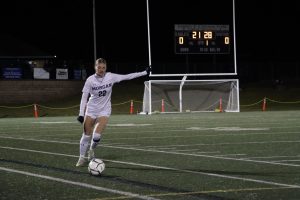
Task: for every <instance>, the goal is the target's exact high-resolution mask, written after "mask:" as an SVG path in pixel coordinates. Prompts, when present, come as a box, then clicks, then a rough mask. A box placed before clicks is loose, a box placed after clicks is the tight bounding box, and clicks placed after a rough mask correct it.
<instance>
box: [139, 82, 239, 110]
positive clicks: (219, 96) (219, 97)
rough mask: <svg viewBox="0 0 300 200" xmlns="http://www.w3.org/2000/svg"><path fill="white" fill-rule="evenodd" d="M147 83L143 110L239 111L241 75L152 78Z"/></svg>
mask: <svg viewBox="0 0 300 200" xmlns="http://www.w3.org/2000/svg"><path fill="white" fill-rule="evenodd" d="M144 85H145V87H144V96H143V112H142V114H153V113H161V112H163V113H186V112H239V111H240V107H239V81H238V79H215V80H185V79H184V78H183V79H182V80H150V81H145V82H144ZM162 106H163V107H162Z"/></svg>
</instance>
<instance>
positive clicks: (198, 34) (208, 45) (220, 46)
mask: <svg viewBox="0 0 300 200" xmlns="http://www.w3.org/2000/svg"><path fill="white" fill-rule="evenodd" d="M174 28H175V30H174V31H175V32H174V35H175V53H176V54H229V53H230V43H231V37H230V30H229V25H206V24H205V25H203V24H175V27H174Z"/></svg>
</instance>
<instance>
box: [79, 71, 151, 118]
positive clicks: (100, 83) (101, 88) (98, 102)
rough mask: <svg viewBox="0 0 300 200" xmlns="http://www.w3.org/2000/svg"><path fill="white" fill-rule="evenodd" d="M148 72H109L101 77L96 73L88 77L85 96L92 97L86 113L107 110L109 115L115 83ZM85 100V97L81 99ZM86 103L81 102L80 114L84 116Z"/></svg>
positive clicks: (84, 88)
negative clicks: (125, 73)
mask: <svg viewBox="0 0 300 200" xmlns="http://www.w3.org/2000/svg"><path fill="white" fill-rule="evenodd" d="M146 74H147V72H146V71H143V72H137V73H131V74H127V75H120V74H114V73H110V72H107V73H106V74H105V75H104V77H103V78H102V77H100V76H98V75H96V74H93V75H91V76H89V77H88V79H87V80H86V82H85V84H84V87H83V89H82V92H83V98H84V94H88V93H89V94H90V98H89V100H88V103H87V107H86V113H96V114H97V113H101V112H105V113H107V115H110V113H111V94H112V87H113V85H114V84H115V83H118V82H120V81H124V80H131V79H134V78H138V77H140V76H144V75H146ZM81 101H84V99H81ZM85 104H86V102H85V103H83V102H81V104H80V113H79V115H81V116H83V113H84V109H85V108H84V107H85Z"/></svg>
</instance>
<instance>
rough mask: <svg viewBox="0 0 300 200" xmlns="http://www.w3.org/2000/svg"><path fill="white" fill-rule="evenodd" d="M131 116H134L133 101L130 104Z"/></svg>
mask: <svg viewBox="0 0 300 200" xmlns="http://www.w3.org/2000/svg"><path fill="white" fill-rule="evenodd" d="M130 114H133V100H131V102H130Z"/></svg>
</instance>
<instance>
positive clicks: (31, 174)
mask: <svg viewBox="0 0 300 200" xmlns="http://www.w3.org/2000/svg"><path fill="white" fill-rule="evenodd" d="M0 170H2V171H6V172H12V173H17V174H23V175H27V176H33V177H37V178H42V179H46V180H51V181H56V182H60V183H66V184H70V185H76V186H80V187H85V188H88V189H94V190H98V191H103V192H109V193H114V194H120V195H125V196H128V197H130V198H133V197H134V198H139V199H146V200H156V199H155V198H153V197H148V196H144V195H139V194H134V193H131V192H124V191H121V190H114V189H110V188H105V187H99V186H95V185H91V184H88V183H81V182H76V181H69V180H66V179H61V178H56V177H52V176H45V175H39V174H34V173H30V172H26V171H20V170H16V169H10V168H5V167H0Z"/></svg>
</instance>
